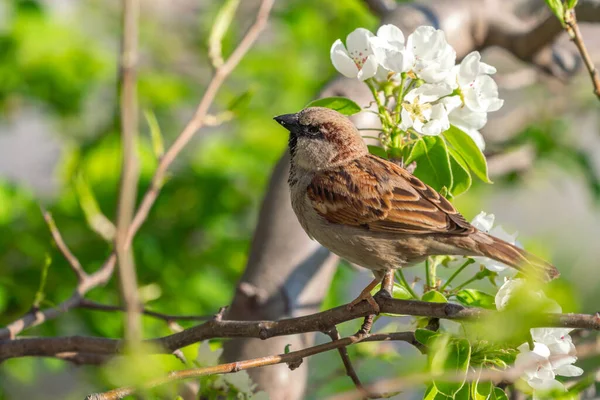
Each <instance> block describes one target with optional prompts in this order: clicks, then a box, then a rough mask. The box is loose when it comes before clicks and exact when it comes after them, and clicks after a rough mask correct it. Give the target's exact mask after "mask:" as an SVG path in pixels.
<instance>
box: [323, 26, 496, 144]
mask: <svg viewBox="0 0 600 400" xmlns="http://www.w3.org/2000/svg"><path fill="white" fill-rule="evenodd" d="M331 61H332V63H333V65H334V67H335V68H336V69H337V70H338V71H339V72H340V73H341V74H342V75H344V76H346V77H349V78H357V79H360V80H362V81H365V80H367V79H371V78H373V79H375V80H377V81H380V80H382V79H387V78H388V77H391V79H395V80H398V77H399V76H403V77H404V78H405V79H404V80H403V81H404V84H405V87H404V88H403V91H402V92H403V94H404V97H403V99H401V101H402V110H401V117H402V121H401V124H400V129H402V130H408V129H413V130H414V131H415V132H417V133H419V134H422V135H439V134H440V133H442V132H444V131H445V130H447V129H448V128H449V127H450V124H453V125H456V126H457V127H459V128H461V129H462V130H464V131H465V132H467V133H468V134H469V135H470V136H471V137H472V138H473V140H474V141H475V143H477V145H478V146H479V147H480V148H483V146H484V142H483V138H482V137H481V135H480V134H479V132H478V130H479V129H481V128H482V127H483V126H484V125H485V124H486V122H487V113H488V112H490V111H496V110H498V109H499V108H500V107H502V104H503V100H500V99H499V98H498V86H497V85H496V83H495V82H494V80H493V79H492V78H491V77H490V75H491V74H493V73H495V72H496V69H495V68H494V67H492V66H490V65H488V64H485V63H483V62H481V56H480V54H479V52H477V51H474V52H472V53H470V54H468V55H467V56H466V57H465V58H464V59H463V60H462V62H461V63H460V64H458V65H455V62H456V52H455V51H454V49H453V48H452V46H450V45H449V44H448V42H447V41H446V37H445V35H444V32H443V31H441V30H439V29H438V30H436V29H435V28H433V27H431V26H420V27H418V28H417V29H416V30H415V31H414V32H413V33H412V34H411V35H410V36H408V39H406V41H405V40H404V34H403V33H402V31H401V30H400V29H398V27H396V26H395V25H383V26H382V27H380V28H379V29H378V30H377V35H374V34H373V33H371V32H370V31H369V30H367V29H364V28H358V29H356V30H354V31H353V32H351V33H350V34H349V35H348V37H347V38H346V45H345V46H344V44H343V43H342V41H341V40H340V39H338V40H336V41H335V42H334V43H333V46H332V47H331ZM404 89H408V91H406V90H404ZM404 92H405V93H404Z"/></svg>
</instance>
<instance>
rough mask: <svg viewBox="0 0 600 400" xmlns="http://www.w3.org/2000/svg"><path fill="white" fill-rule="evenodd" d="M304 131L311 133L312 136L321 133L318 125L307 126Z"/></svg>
mask: <svg viewBox="0 0 600 400" xmlns="http://www.w3.org/2000/svg"><path fill="white" fill-rule="evenodd" d="M306 131H307V132H308V134H309V135H313V136H316V135H318V134H319V133H321V130H320V129H319V127H318V126H314V125H309V126H307V127H306Z"/></svg>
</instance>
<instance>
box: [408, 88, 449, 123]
mask: <svg viewBox="0 0 600 400" xmlns="http://www.w3.org/2000/svg"><path fill="white" fill-rule="evenodd" d="M451 92H452V89H450V87H449V86H448V85H443V84H439V85H434V84H427V83H426V84H423V85H421V86H419V87H418V88H416V89H413V90H411V91H410V92H408V93H407V94H406V96H404V102H403V103H402V111H401V118H402V122H401V123H400V129H402V130H407V129H409V128H413V129H414V130H415V131H417V132H418V133H420V134H422V135H439V134H440V133H442V132H443V131H445V130H447V129H448V128H450V122H449V121H448V112H447V111H446V108H445V106H444V104H442V103H437V104H432V103H434V102H435V101H437V100H439V99H440V98H441V97H442V96H446V95H448V94H450V93H451Z"/></svg>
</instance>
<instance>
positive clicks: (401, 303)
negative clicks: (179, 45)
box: [0, 296, 600, 360]
mask: <svg viewBox="0 0 600 400" xmlns="http://www.w3.org/2000/svg"><path fill="white" fill-rule="evenodd" d="M376 300H377V303H378V304H379V307H380V309H381V312H382V313H386V314H398V315H412V316H422V317H431V318H440V319H450V320H477V319H481V318H484V317H486V316H489V315H493V313H494V312H492V311H487V310H483V309H479V308H468V307H464V306H461V305H459V304H452V303H428V302H424V301H417V300H398V299H392V298H387V297H383V296H376ZM346 307H347V306H346V305H344V306H340V307H336V308H333V309H331V310H327V311H323V312H320V313H316V314H312V315H307V316H303V317H297V318H288V319H282V320H280V321H229V320H224V321H223V320H218V319H213V320H211V321H207V322H205V323H204V324H201V325H198V326H194V327H191V328H189V329H186V330H184V331H182V332H178V333H175V334H173V335H169V336H164V337H161V338H156V339H151V340H147V341H146V342H147V343H148V344H150V345H151V347H152V348H155V349H156V350H155V351H156V352H158V353H162V354H169V353H172V352H173V351H175V350H177V349H180V348H182V347H185V346H188V345H190V344H193V343H197V342H200V341H202V340H206V339H213V338H235V337H246V338H259V339H263V340H264V339H268V338H271V337H275V336H286V335H292V334H297V333H307V332H323V331H328V330H329V329H331V328H333V327H334V326H336V325H338V324H340V323H342V322H346V321H351V320H353V319H356V318H361V317H365V316H367V315H369V314H371V313H372V309H371V306H370V305H369V304H367V303H366V302H362V303H360V304H358V305H356V306H355V307H353V308H352V310H347V308H346ZM531 327H532V328H534V327H564V328H583V329H593V330H600V314H596V315H587V314H546V315H544V316H540V319H539V320H538V321H536V323H535V324H532V326H531ZM359 336H364V335H359ZM123 346H124V342H123V340H120V339H108V338H97V337H86V336H67V337H53V338H23V339H18V340H4V341H0V360H5V359H8V358H15V357H25V356H54V355H55V354H57V353H64V352H85V353H97V354H116V353H120V352H121V351H122V349H123Z"/></svg>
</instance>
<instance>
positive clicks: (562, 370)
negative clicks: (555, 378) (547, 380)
mask: <svg viewBox="0 0 600 400" xmlns="http://www.w3.org/2000/svg"><path fill="white" fill-rule="evenodd" d="M554 372H555V373H556V375H562V376H580V375H581V374H583V370H582V369H581V368H579V367H577V366H575V365H571V364H569V365H563V366H561V367H558V368H556V369H555V370H554Z"/></svg>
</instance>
